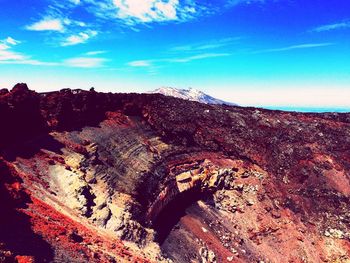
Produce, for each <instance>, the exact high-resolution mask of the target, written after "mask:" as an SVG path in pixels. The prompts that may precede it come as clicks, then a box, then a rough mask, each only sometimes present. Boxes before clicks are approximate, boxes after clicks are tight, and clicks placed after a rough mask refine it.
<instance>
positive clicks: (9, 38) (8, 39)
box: [3, 37, 21, 46]
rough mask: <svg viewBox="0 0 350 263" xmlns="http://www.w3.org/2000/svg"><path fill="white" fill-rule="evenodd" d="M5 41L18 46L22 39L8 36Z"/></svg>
mask: <svg viewBox="0 0 350 263" xmlns="http://www.w3.org/2000/svg"><path fill="white" fill-rule="evenodd" d="M3 41H4V43H7V44H10V45H13V46H16V45H18V44H21V41H19V40H16V39H13V38H12V37H7V38H6V39H4V40H3Z"/></svg>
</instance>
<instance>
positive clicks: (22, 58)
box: [0, 37, 107, 68]
mask: <svg viewBox="0 0 350 263" xmlns="http://www.w3.org/2000/svg"><path fill="white" fill-rule="evenodd" d="M20 43H21V41H19V40H16V39H14V38H12V37H7V38H6V39H3V40H0V64H20V65H33V66H60V67H78V68H98V67H102V66H103V65H104V63H105V62H106V61H107V59H105V58H99V57H74V58H69V59H66V60H63V61H58V62H46V61H40V60H35V59H33V58H32V57H31V56H29V55H26V54H22V53H20V52H16V51H15V50H13V47H14V46H16V45H18V44H20ZM101 52H102V51H100V52H99V53H97V52H95V55H97V54H101Z"/></svg>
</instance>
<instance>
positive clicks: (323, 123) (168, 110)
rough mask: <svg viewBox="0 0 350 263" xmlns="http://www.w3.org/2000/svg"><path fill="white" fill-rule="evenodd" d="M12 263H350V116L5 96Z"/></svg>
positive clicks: (6, 242)
mask: <svg viewBox="0 0 350 263" xmlns="http://www.w3.org/2000/svg"><path fill="white" fill-rule="evenodd" d="M0 116H1V129H0V204H1V208H2V215H1V217H0V261H1V262H212V263H213V262H276V263H277V262H278V263H280V262H349V260H350V224H349V222H350V199H349V195H350V184H349V177H350V113H322V114H316V113H297V112H283V111H272V110H265V109H258V108H244V107H238V106H230V105H218V104H204V103H199V102H195V101H188V100H183V99H179V98H175V97H168V96H163V95H161V94H124V93H117V94H112V93H99V92H96V91H94V90H91V91H84V90H70V89H63V90H60V91H57V92H49V93H37V92H35V91H31V90H30V89H28V87H27V85H26V84H23V83H22V84H17V85H16V86H15V87H14V88H13V89H12V90H11V91H8V90H6V89H4V90H1V91H0Z"/></svg>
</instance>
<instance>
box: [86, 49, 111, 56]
mask: <svg viewBox="0 0 350 263" xmlns="http://www.w3.org/2000/svg"><path fill="white" fill-rule="evenodd" d="M105 53H107V51H104V50H97V51H90V52H86V53H85V56H96V55H101V54H105Z"/></svg>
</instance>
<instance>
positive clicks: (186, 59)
mask: <svg viewBox="0 0 350 263" xmlns="http://www.w3.org/2000/svg"><path fill="white" fill-rule="evenodd" d="M227 56H231V54H229V53H204V54H199V55H194V56H189V57H184V58H173V59H169V60H168V61H169V62H174V63H187V62H191V61H193V60H200V59H207V58H217V57H227Z"/></svg>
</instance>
